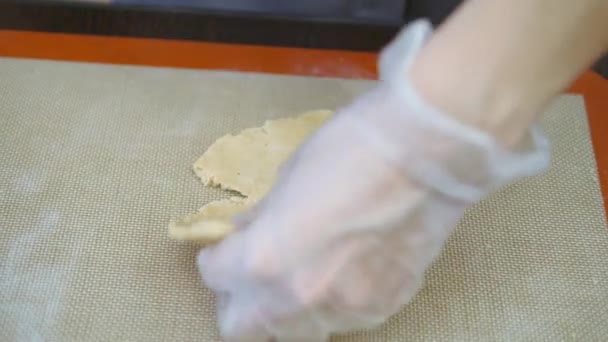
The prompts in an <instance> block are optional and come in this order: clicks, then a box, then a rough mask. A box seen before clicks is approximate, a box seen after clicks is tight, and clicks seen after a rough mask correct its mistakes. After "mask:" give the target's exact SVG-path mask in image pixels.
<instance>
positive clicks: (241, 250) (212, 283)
mask: <svg viewBox="0 0 608 342" xmlns="http://www.w3.org/2000/svg"><path fill="white" fill-rule="evenodd" d="M430 31H431V28H430V25H429V24H428V22H426V21H418V22H416V23H413V24H411V25H410V26H409V27H408V28H407V29H406V30H404V31H403V32H402V33H401V34H400V35H399V36H398V37H397V38H396V39H395V41H394V42H393V43H392V44H390V45H389V46H388V47H387V48H386V49H384V51H383V52H382V55H381V58H380V75H381V79H382V81H381V82H380V83H379V84H378V86H377V87H376V88H375V89H373V90H372V91H371V92H369V93H368V94H366V95H364V96H362V97H361V98H359V99H358V100H356V101H355V102H353V103H352V104H350V105H349V106H347V107H345V108H343V109H341V110H339V111H338V112H337V113H336V114H335V117H333V118H332V119H331V120H330V121H329V122H328V123H327V124H326V125H324V126H323V127H321V129H320V130H319V131H318V132H317V133H316V134H314V135H313V136H312V137H311V138H310V139H309V140H308V141H307V142H306V143H305V144H304V145H303V146H302V147H301V148H300V149H299V150H298V151H297V153H296V154H295V155H294V157H293V158H292V159H291V160H290V161H289V162H288V163H287V164H286V165H285V167H284V168H283V170H282V172H281V174H280V177H279V181H278V183H277V184H276V185H275V187H274V188H273V190H272V191H271V193H270V194H269V195H268V196H267V197H266V199H265V200H264V201H263V203H261V204H260V205H258V206H257V207H256V208H255V209H254V210H253V211H252V212H251V213H249V214H247V215H245V216H246V217H244V218H241V219H240V222H239V225H240V227H241V229H240V230H239V231H238V232H236V233H235V234H234V235H233V236H231V237H229V238H228V239H226V240H225V241H223V242H222V243H220V244H219V245H217V246H215V247H211V248H208V249H205V250H203V251H202V252H201V253H200V255H199V258H198V265H199V268H200V271H201V274H202V276H203V280H204V282H205V283H206V284H207V285H208V286H209V287H210V288H211V289H212V290H213V291H215V293H216V294H217V296H218V320H219V326H220V331H221V333H222V336H223V337H224V338H225V339H226V340H229V341H233V340H234V341H267V340H269V338H270V337H274V338H275V339H276V340H278V341H323V340H325V339H327V337H328V336H329V334H330V333H334V332H343V331H347V330H352V329H358V328H365V327H373V326H375V325H378V324H379V323H382V322H383V321H384V320H385V319H386V318H387V317H388V316H390V315H392V314H393V313H395V312H397V311H398V310H399V309H400V307H401V306H402V305H403V304H405V303H407V302H408V301H409V300H410V299H411V298H412V296H413V295H414V294H415V293H416V291H417V290H418V289H419V287H420V285H421V283H422V278H423V273H424V271H425V269H426V268H427V267H428V266H429V264H430V263H431V261H432V260H433V258H434V257H435V256H436V255H437V254H438V253H439V251H440V249H441V247H442V245H443V244H444V242H445V240H446V239H447V237H448V236H449V234H450V232H451V231H452V230H453V228H454V227H455V225H456V223H457V221H458V220H459V219H460V217H461V216H462V214H463V213H464V211H465V209H466V208H467V207H469V206H470V205H471V204H472V203H474V202H476V201H478V200H479V199H481V198H482V197H483V196H484V195H486V194H487V193H488V192H490V191H492V190H493V189H495V188H497V187H499V186H501V185H503V184H505V183H507V182H510V181H513V180H515V179H517V178H519V177H524V176H528V175H532V174H535V173H537V172H539V171H540V170H541V169H543V168H545V167H546V165H547V164H548V161H549V149H548V144H547V142H546V141H545V140H544V139H543V138H542V136H541V135H540V134H538V133H537V132H536V131H532V132H531V134H530V137H531V139H530V140H531V142H532V145H533V146H531V148H529V149H527V150H526V151H522V152H519V153H515V152H511V151H508V150H505V149H503V148H502V147H501V146H499V145H498V144H497V143H496V141H495V139H493V137H492V136H490V135H488V134H486V133H484V132H482V131H479V130H477V129H475V128H473V127H469V126H466V125H464V124H461V123H459V122H458V121H456V120H454V119H453V118H451V117H450V116H449V115H445V114H443V113H441V112H439V111H438V110H436V109H434V108H433V107H432V106H430V105H428V104H426V103H424V101H423V100H422V99H421V98H420V97H419V96H418V95H417V94H416V91H415V89H413V88H412V86H411V85H410V83H409V82H408V67H409V65H410V64H411V62H412V60H413V58H414V56H415V55H416V53H417V51H418V50H419V48H420V47H421V46H422V45H423V44H424V42H425V41H426V37H427V36H428V34H429V33H430Z"/></svg>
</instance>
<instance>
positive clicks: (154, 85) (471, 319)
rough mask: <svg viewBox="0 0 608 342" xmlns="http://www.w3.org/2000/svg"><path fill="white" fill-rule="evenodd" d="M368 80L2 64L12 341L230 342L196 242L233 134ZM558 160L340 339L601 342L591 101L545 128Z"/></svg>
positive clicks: (2, 173)
mask: <svg viewBox="0 0 608 342" xmlns="http://www.w3.org/2000/svg"><path fill="white" fill-rule="evenodd" d="M371 85H372V83H371V82H368V81H352V80H349V81H347V80H337V79H318V78H317V79H315V78H305V77H287V76H272V75H259V74H242V73H229V72H211V71H193V70H176V69H160V68H137V67H119V66H102V65H86V64H77V63H58V62H46V61H29V60H13V59H0V99H1V101H0V340H2V341H31V340H39V339H40V340H45V341H101V340H106V341H109V340H129V341H163V340H180V341H195V340H196V341H218V340H219V339H218V337H217V331H216V328H215V317H214V314H213V304H214V303H213V297H212V295H211V293H210V292H209V291H207V290H206V289H205V288H204V287H203V286H202V284H201V283H200V281H199V278H198V275H197V273H196V269H195V264H194V257H195V254H196V249H195V247H193V246H190V245H182V244H178V243H175V242H173V241H170V240H169V239H168V237H167V223H168V222H169V221H170V220H172V219H175V218H177V217H180V216H183V215H184V214H188V213H191V212H194V211H195V210H196V209H197V208H199V207H200V206H201V205H202V204H204V203H206V202H207V201H209V200H211V199H216V198H221V197H228V194H225V193H222V192H220V191H217V190H210V189H205V188H203V186H202V184H201V183H200V182H199V180H198V179H197V178H196V177H195V176H194V174H193V172H192V171H191V165H192V163H193V162H194V161H195V160H196V158H197V157H198V156H200V155H201V154H202V153H203V152H204V151H205V149H206V148H207V147H208V146H209V145H210V144H211V143H212V142H213V141H214V140H215V139H216V138H217V137H219V136H221V135H223V134H225V133H227V132H237V131H239V130H240V129H242V128H245V127H250V126H257V125H259V124H261V123H262V122H263V121H264V120H265V119H268V118H277V117H282V116H290V115H295V114H297V113H299V112H303V111H306V110H311V109H317V108H328V109H334V108H335V107H336V106H337V105H340V104H342V103H344V102H346V101H348V100H349V99H350V98H352V97H353V96H355V95H356V94H358V93H360V92H362V91H364V90H365V89H368V88H369V87H370V86H371ZM543 125H544V127H545V130H546V132H547V134H548V135H549V137H550V138H551V140H552V141H553V143H554V148H553V149H554V159H553V165H552V168H551V170H550V171H549V172H548V173H546V174H545V175H543V176H539V177H534V178H532V179H528V180H526V181H523V182H520V183H518V184H515V185H512V186H510V187H508V188H506V189H504V190H502V191H500V192H499V193H497V194H495V195H494V196H492V197H491V198H489V199H487V200H485V201H484V202H482V203H480V204H479V205H477V206H476V207H475V208H473V209H471V210H470V211H469V212H468V213H467V215H466V217H465V219H464V220H463V221H462V224H461V225H460V227H459V228H458V229H457V231H456V233H455V234H454V236H453V237H452V238H451V239H450V241H449V243H448V246H447V248H446V249H445V250H444V253H443V254H442V256H441V257H440V258H439V260H438V261H437V262H436V263H435V265H434V266H433V267H432V269H431V270H430V271H429V273H428V278H427V282H426V286H425V288H424V290H423V291H422V292H421V293H420V294H419V295H418V296H417V297H416V299H415V300H414V301H413V302H412V303H411V305H409V306H407V307H406V308H404V310H403V311H402V312H401V313H400V314H398V315H396V316H395V317H393V318H392V319H391V320H390V321H389V322H388V323H387V324H386V325H384V326H382V327H381V328H379V329H376V330H374V331H369V332H361V333H355V334H351V335H347V336H340V337H336V338H335V341H403V340H413V341H427V340H428V341H454V340H467V341H488V340H502V341H529V340H535V341H557V340H560V341H601V340H604V339H605V337H606V336H608V231H607V229H606V221H605V218H604V211H603V207H602V200H601V196H600V191H599V186H598V182H597V173H596V168H595V160H594V157H593V152H592V148H591V144H590V140H589V131H588V127H587V121H586V116H585V110H584V105H583V101H582V98H580V97H574V96H565V97H561V98H560V99H558V100H557V101H556V102H555V103H554V104H553V106H552V107H551V108H550V109H549V110H548V111H547V114H546V115H545V119H544V121H543Z"/></svg>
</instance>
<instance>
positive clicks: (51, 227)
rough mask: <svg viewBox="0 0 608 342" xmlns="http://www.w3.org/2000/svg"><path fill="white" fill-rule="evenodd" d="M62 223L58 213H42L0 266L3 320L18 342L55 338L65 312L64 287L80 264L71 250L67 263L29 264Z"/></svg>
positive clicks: (33, 262)
mask: <svg viewBox="0 0 608 342" xmlns="http://www.w3.org/2000/svg"><path fill="white" fill-rule="evenodd" d="M60 220H61V213H60V212H59V211H57V210H43V211H42V212H41V214H40V219H39V221H38V224H36V225H35V226H32V227H27V228H26V227H24V229H23V233H21V234H20V235H19V236H17V237H16V238H14V239H13V240H12V241H11V242H10V244H9V250H8V254H7V257H6V259H5V260H3V262H2V263H1V264H0V316H2V317H5V318H8V320H9V323H8V324H9V325H8V326H10V327H11V328H12V329H14V331H15V333H16V336H15V338H16V339H17V340H22V341H44V340H48V339H50V338H52V337H53V336H52V335H53V326H54V323H55V318H56V317H58V316H59V313H60V311H61V310H62V301H63V298H64V292H65V286H66V284H67V282H68V281H69V279H70V273H71V272H72V270H73V265H74V263H75V261H76V260H77V257H78V255H77V251H76V250H71V251H70V252H69V253H70V255H68V257H67V258H62V259H65V260H68V261H67V263H62V264H58V265H55V264H48V263H45V262H40V261H38V260H28V259H30V258H34V255H35V254H39V253H40V249H43V248H45V247H46V246H47V244H48V241H49V240H50V239H51V237H52V234H53V233H54V231H55V229H56V228H57V226H58V224H59V222H60Z"/></svg>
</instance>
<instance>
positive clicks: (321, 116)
mask: <svg viewBox="0 0 608 342" xmlns="http://www.w3.org/2000/svg"><path fill="white" fill-rule="evenodd" d="M331 114H332V112H331V111H329V110H317V111H311V112H306V113H303V114H301V115H299V116H297V117H294V118H287V119H278V120H269V121H266V123H265V124H264V125H263V126H262V127H254V128H247V129H245V130H243V131H241V132H240V133H239V134H237V135H232V134H228V135H225V136H223V137H221V138H219V139H218V140H217V141H216V142H215V143H213V145H211V146H210V147H209V149H207V151H206V152H205V153H204V154H203V155H202V156H201V157H200V158H199V159H198V160H197V161H196V163H194V172H195V173H196V175H197V176H199V177H200V178H201V180H202V181H203V183H204V184H205V185H207V186H218V187H221V188H222V189H226V190H232V191H236V192H238V193H239V194H240V195H241V196H242V197H241V196H238V197H233V198H230V199H224V200H219V201H214V202H211V203H208V204H207V205H205V206H203V207H202V208H201V209H199V211H198V213H196V214H193V215H189V216H186V217H184V218H183V219H181V220H180V221H178V222H175V223H172V224H171V225H170V226H169V236H170V237H171V238H172V239H176V240H182V241H193V242H197V243H201V244H209V243H214V242H218V241H220V240H222V239H223V238H224V237H226V236H227V235H229V234H230V233H232V231H233V230H234V225H233V224H232V218H233V217H234V216H235V215H238V214H240V213H242V212H244V211H245V210H247V209H249V208H251V207H252V206H253V205H255V203H257V202H258V201H259V200H260V199H261V198H262V197H264V195H266V193H268V191H269V190H270V189H271V188H272V185H273V184H274V181H275V178H276V174H277V170H278V169H279V167H280V166H281V164H283V162H284V161H285V160H287V158H289V156H290V155H291V153H292V152H293V151H294V150H295V149H296V148H297V147H298V145H300V143H301V142H302V141H304V139H306V137H308V135H309V134H310V133H312V132H313V131H315V130H316V129H317V128H318V127H319V126H321V124H323V123H324V122H325V121H326V120H327V119H328V118H329V117H330V116H331Z"/></svg>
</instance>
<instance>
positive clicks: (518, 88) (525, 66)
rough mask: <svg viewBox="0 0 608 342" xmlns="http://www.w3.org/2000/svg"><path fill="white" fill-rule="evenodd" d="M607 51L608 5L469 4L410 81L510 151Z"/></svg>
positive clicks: (566, 0)
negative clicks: (555, 98)
mask: <svg viewBox="0 0 608 342" xmlns="http://www.w3.org/2000/svg"><path fill="white" fill-rule="evenodd" d="M607 48H608V1H606V0H576V1H572V0H513V1H499V0H469V1H467V2H466V3H465V4H464V5H462V6H461V7H460V8H459V9H458V10H457V11H456V12H455V13H454V14H453V15H452V16H451V17H450V18H449V19H448V20H447V21H446V23H445V24H444V25H442V26H441V27H440V28H439V29H438V30H437V31H436V33H435V35H434V36H433V37H432V38H431V39H430V41H429V42H428V44H427V45H426V46H425V47H424V48H423V49H422V51H421V53H420V55H419V56H418V58H417V59H416V61H415V63H414V66H413V68H412V74H411V75H410V76H411V78H412V81H413V82H414V84H415V85H416V86H417V88H418V89H419V91H420V92H421V94H422V96H424V97H426V98H427V100H429V101H430V102H431V103H433V104H435V105H436V106H438V107H439V108H441V109H443V110H445V111H446V112H449V113H452V114H453V115H455V116H456V117H457V118H458V119H460V120H462V121H465V122H467V123H470V124H473V125H477V126H479V127H481V128H482V129H485V130H488V131H490V132H491V133H493V134H495V135H497V136H498V138H499V139H500V140H501V141H503V142H504V143H505V144H509V145H510V144H514V143H516V142H517V141H518V140H519V138H520V137H521V135H522V134H523V132H524V131H525V129H526V128H527V127H528V126H529V125H530V124H531V123H532V122H533V121H534V120H535V119H536V118H537V115H538V114H539V113H540V112H541V111H542V109H543V108H544V106H546V104H547V103H548V101H549V100H551V98H553V97H554V96H555V95H557V94H558V93H559V92H560V91H562V90H563V89H565V88H566V87H567V86H568V85H569V84H570V83H571V82H572V81H573V80H574V79H575V78H576V77H577V75H578V74H580V73H581V72H582V71H583V70H584V69H585V68H587V67H589V66H590V65H591V64H592V63H593V61H594V60H595V59H597V58H598V57H599V56H600V55H601V54H602V52H604V51H605V50H606V49H607Z"/></svg>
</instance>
